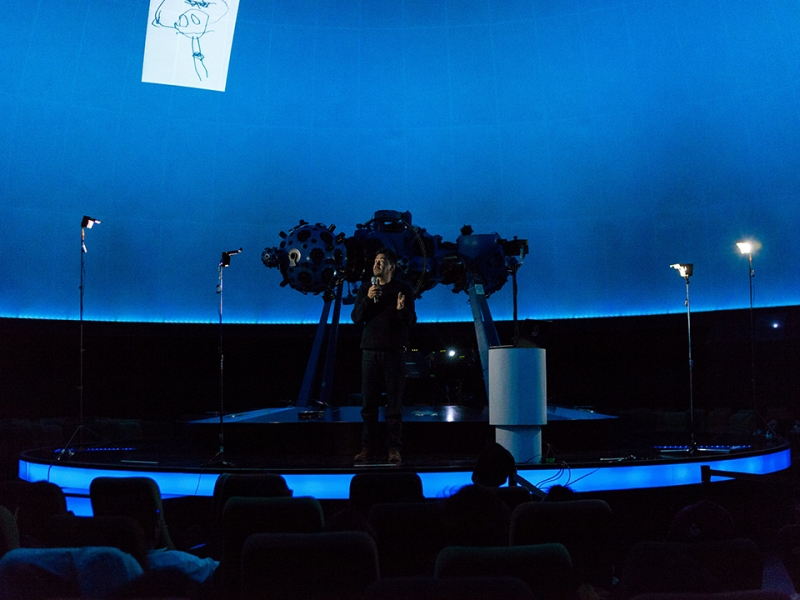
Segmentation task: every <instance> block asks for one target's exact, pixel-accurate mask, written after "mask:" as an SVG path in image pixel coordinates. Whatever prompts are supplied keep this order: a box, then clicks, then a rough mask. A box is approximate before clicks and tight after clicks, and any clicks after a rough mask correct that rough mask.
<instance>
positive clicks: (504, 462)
mask: <svg viewBox="0 0 800 600" xmlns="http://www.w3.org/2000/svg"><path fill="white" fill-rule="evenodd" d="M516 475H517V463H516V461H515V460H514V456H513V455H512V454H511V452H509V451H508V450H506V449H505V448H504V447H503V446H502V445H501V444H498V443H497V442H491V443H489V444H487V446H486V448H485V449H484V450H482V451H481V453H480V454H479V455H478V459H477V460H476V461H475V466H474V467H473V470H472V483H475V484H477V485H483V486H486V487H500V486H502V485H505V484H506V482H508V485H517V482H516V480H515V479H514V478H515V477H516Z"/></svg>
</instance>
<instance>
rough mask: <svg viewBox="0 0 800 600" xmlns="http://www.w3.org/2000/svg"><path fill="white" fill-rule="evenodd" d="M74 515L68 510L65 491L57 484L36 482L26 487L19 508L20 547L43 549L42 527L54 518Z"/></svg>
mask: <svg viewBox="0 0 800 600" xmlns="http://www.w3.org/2000/svg"><path fill="white" fill-rule="evenodd" d="M69 514H72V513H71V512H70V511H68V510H67V498H66V496H64V491H63V490H62V489H61V488H60V487H58V486H57V485H56V484H55V483H51V482H49V481H35V482H33V483H29V484H27V485H24V486H23V487H22V489H21V490H20V494H19V505H18V506H17V511H16V516H17V529H18V530H19V538H20V546H22V547H23V548H41V547H44V545H45V544H44V543H43V542H42V541H41V540H40V537H41V532H42V527H45V526H46V522H47V519H48V518H49V517H53V516H60V515H69Z"/></svg>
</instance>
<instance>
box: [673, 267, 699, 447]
mask: <svg viewBox="0 0 800 600" xmlns="http://www.w3.org/2000/svg"><path fill="white" fill-rule="evenodd" d="M670 267H671V268H673V269H676V270H677V271H678V273H679V274H680V276H681V277H683V278H684V279H685V280H686V300H685V302H684V303H685V304H686V331H687V334H688V339H689V438H690V440H689V454H694V453H695V452H696V451H697V444H696V443H695V439H694V389H693V388H694V381H693V373H692V372H693V370H694V362H693V361H692V311H691V306H690V304H689V277H691V276H692V272H693V271H694V265H692V264H691V263H689V264H681V263H675V264H673V265H670Z"/></svg>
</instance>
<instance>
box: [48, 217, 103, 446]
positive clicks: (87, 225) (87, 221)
mask: <svg viewBox="0 0 800 600" xmlns="http://www.w3.org/2000/svg"><path fill="white" fill-rule="evenodd" d="M95 223H100V220H99V219H93V218H92V217H87V216H86V215H84V217H83V219H81V282H80V286H79V287H78V289H79V290H80V312H79V320H80V345H81V347H80V358H79V367H78V427H77V429H75V431H74V432H73V433H72V435H71V436H70V438H69V440H67V443H66V444H65V446H64V447H63V448H62V449H61V452H60V453H59V455H58V460H61V459H62V458H63V457H64V455H66V454H69V455H71V454H72V452H71V451H70V449H69V445H70V444H71V443H72V440H74V439H75V436H76V435H77V436H78V448H79V449H81V450H82V449H83V430H84V429H85V425H84V422H83V287H84V281H85V279H86V230H87V229H91V228H92V227H93V226H94V224H95Z"/></svg>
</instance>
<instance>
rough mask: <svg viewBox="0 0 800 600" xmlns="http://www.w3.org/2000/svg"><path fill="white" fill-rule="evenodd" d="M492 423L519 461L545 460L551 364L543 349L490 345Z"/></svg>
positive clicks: (490, 409)
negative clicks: (544, 429) (548, 381)
mask: <svg viewBox="0 0 800 600" xmlns="http://www.w3.org/2000/svg"><path fill="white" fill-rule="evenodd" d="M489 424H490V425H494V426H495V441H496V442H497V443H498V444H500V445H501V446H503V447H504V448H505V449H506V450H508V451H509V452H511V454H512V455H513V456H514V459H515V460H516V462H517V463H539V462H542V426H543V425H546V424H547V363H546V360H545V351H544V349H542V348H516V347H513V346H493V347H491V348H489Z"/></svg>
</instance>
